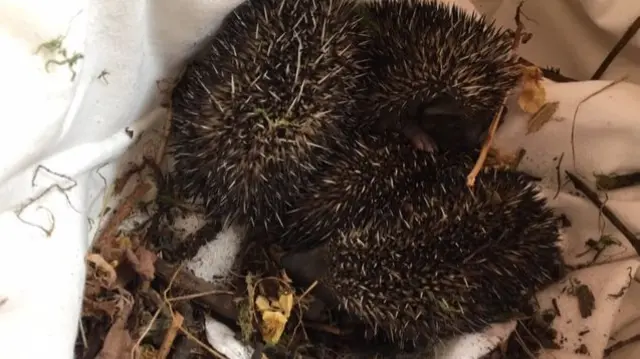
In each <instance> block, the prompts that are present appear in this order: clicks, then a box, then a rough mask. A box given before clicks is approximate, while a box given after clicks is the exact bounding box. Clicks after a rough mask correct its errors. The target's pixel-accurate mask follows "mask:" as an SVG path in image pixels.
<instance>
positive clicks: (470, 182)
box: [467, 1, 524, 187]
mask: <svg viewBox="0 0 640 359" xmlns="http://www.w3.org/2000/svg"><path fill="white" fill-rule="evenodd" d="M523 4H524V1H520V3H519V4H518V7H517V8H516V15H515V17H514V21H515V23H516V31H515V34H514V36H513V45H512V47H511V52H512V53H513V56H517V54H516V52H517V51H518V47H519V46H520V41H522V34H523V32H524V24H523V23H522V21H521V20H520V14H521V12H522V5H523ZM510 94H511V92H510V91H509V92H507V94H506V96H505V97H504V99H503V100H502V104H501V105H500V109H498V113H496V115H495V116H494V117H493V121H491V126H489V133H488V134H487V138H485V140H484V143H483V144H482V149H481V150H480V155H479V156H478V159H477V160H476V164H475V165H474V166H473V169H472V170H471V172H470V173H469V175H468V176H467V186H468V187H473V186H474V185H475V183H476V177H477V176H478V174H479V173H480V171H481V170H482V167H484V162H485V161H486V160H487V154H488V153H489V149H490V148H491V143H492V142H493V137H494V136H495V134H496V131H497V130H498V124H499V123H500V121H501V120H502V114H503V112H504V108H505V107H506V104H507V99H508V98H509V95H510Z"/></svg>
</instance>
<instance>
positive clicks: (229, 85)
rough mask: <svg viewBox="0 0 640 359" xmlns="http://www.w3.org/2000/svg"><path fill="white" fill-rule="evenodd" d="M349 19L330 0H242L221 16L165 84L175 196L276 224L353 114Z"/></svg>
mask: <svg viewBox="0 0 640 359" xmlns="http://www.w3.org/2000/svg"><path fill="white" fill-rule="evenodd" d="M359 19H360V17H359V16H358V14H357V13H356V10H355V4H352V3H351V2H348V1H339V0H285V1H282V0H249V1H246V2H244V3H243V4H241V5H239V6H238V7H237V8H235V9H234V11H233V12H232V13H231V14H230V15H228V16H227V18H226V19H225V20H224V23H223V24H222V25H221V27H220V29H219V30H218V31H217V33H216V34H215V35H214V38H213V39H212V41H211V42H210V43H209V44H208V45H207V46H206V48H205V49H204V50H203V52H202V54H201V55H200V56H199V57H198V58H196V59H194V60H193V61H192V62H191V63H190V64H189V65H188V66H187V68H186V70H185V73H184V75H183V77H182V78H181V80H180V81H179V82H178V84H177V85H176V87H175V89H174V91H173V93H172V125H171V126H172V128H171V135H170V136H171V137H170V146H171V147H170V149H171V153H172V154H173V159H174V162H175V165H174V172H175V173H176V174H177V177H178V178H180V182H181V192H182V193H183V195H184V197H186V198H192V199H198V200H202V201H203V202H204V204H205V207H206V208H207V212H208V213H209V214H210V215H211V216H215V217H218V218H221V217H223V218H226V219H228V220H231V221H235V220H237V221H240V222H242V223H243V224H247V225H249V226H250V228H254V229H256V228H260V229H262V228H264V229H267V230H268V229H269V228H273V227H274V226H278V225H281V223H282V219H281V214H282V213H283V211H285V209H286V208H288V205H289V203H290V199H291V198H292V197H294V196H295V195H296V193H297V192H298V191H299V190H300V188H304V187H305V186H306V185H307V183H308V182H309V181H311V180H312V178H313V175H314V173H315V172H316V171H318V170H319V169H320V168H322V167H323V166H325V165H326V164H327V162H328V157H329V156H330V154H331V151H332V148H334V147H337V146H339V145H340V143H342V142H343V141H345V140H346V138H345V135H344V131H342V129H341V128H342V127H343V126H350V125H349V123H350V122H353V121H354V118H355V117H354V116H352V115H350V114H348V112H349V109H350V108H352V107H353V105H352V103H353V102H354V101H355V99H354V96H352V94H354V93H356V92H357V91H359V89H360V88H361V87H360V86H359V84H360V82H359V76H360V74H362V73H364V71H363V70H362V69H361V68H360V67H361V66H364V65H361V60H360V59H359V58H357V57H356V53H357V52H358V51H357V48H359V46H360V45H359V44H358V41H360V40H362V39H364V38H365V37H363V36H362V35H361V34H362V33H363V30H362V27H361V24H360V20H359Z"/></svg>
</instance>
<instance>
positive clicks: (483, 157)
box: [467, 97, 506, 187]
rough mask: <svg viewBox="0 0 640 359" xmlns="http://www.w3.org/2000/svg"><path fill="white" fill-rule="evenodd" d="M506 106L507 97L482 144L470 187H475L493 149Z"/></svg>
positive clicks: (468, 178) (471, 174)
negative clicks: (492, 144)
mask: <svg viewBox="0 0 640 359" xmlns="http://www.w3.org/2000/svg"><path fill="white" fill-rule="evenodd" d="M505 106H506V97H505V100H504V101H502V104H501V105H500V109H499V110H498V113H496V115H495V117H494V118H493V121H491V126H489V132H488V133H487V137H486V138H485V139H484V143H483V144H482V149H481V150H480V155H479V156H478V159H477V160H476V164H475V165H473V168H472V169H471V172H470V173H469V175H468V176H467V186H468V187H473V186H474V185H475V183H476V177H477V176H478V174H479V173H480V171H481V170H482V167H483V166H484V162H485V161H486V160H487V155H488V154H489V149H490V148H491V142H493V136H494V135H495V133H496V131H497V130H498V124H499V123H500V120H501V118H502V113H503V112H504V108H505Z"/></svg>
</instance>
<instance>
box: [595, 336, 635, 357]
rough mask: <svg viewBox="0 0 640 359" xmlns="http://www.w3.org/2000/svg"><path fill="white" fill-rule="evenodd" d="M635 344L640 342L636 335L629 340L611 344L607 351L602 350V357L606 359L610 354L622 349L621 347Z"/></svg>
mask: <svg viewBox="0 0 640 359" xmlns="http://www.w3.org/2000/svg"><path fill="white" fill-rule="evenodd" d="M636 342H640V334H636V335H634V336H632V337H631V338H629V339H625V340H621V341H619V342H617V343H615V344H613V345H612V346H610V347H608V348H607V349H605V350H604V357H605V358H606V357H608V356H609V355H611V353H613V352H615V351H616V350H618V349H622V348H623V347H625V346H627V345H629V344H633V343H636Z"/></svg>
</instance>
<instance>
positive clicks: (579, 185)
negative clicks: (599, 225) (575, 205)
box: [565, 171, 640, 255]
mask: <svg viewBox="0 0 640 359" xmlns="http://www.w3.org/2000/svg"><path fill="white" fill-rule="evenodd" d="M565 173H566V174H567V177H568V178H569V180H570V181H571V183H573V186H574V187H575V188H576V189H577V190H578V191H580V192H582V193H583V194H584V195H585V196H586V197H587V198H588V199H589V200H590V201H591V202H592V203H593V204H594V205H596V207H598V208H599V209H600V211H601V212H602V214H603V215H604V216H605V217H606V218H607V219H608V220H609V222H611V224H613V225H614V226H615V227H616V228H617V229H618V230H619V231H620V233H622V235H623V236H624V237H625V238H626V239H627V240H628V241H629V243H631V245H632V246H633V248H634V249H635V251H636V253H638V254H639V255H640V240H639V239H638V238H637V237H636V236H635V235H634V234H633V232H631V230H629V228H627V227H626V226H625V225H624V224H623V223H622V221H621V220H620V219H619V218H618V217H617V216H616V215H615V214H614V213H613V212H612V211H611V210H610V209H609V207H607V206H606V205H605V204H604V203H603V202H602V201H601V200H600V198H598V194H597V193H595V192H594V191H592V190H591V189H590V188H589V186H587V185H586V184H585V183H584V182H582V180H580V179H579V178H578V176H576V175H574V174H573V173H571V172H569V171H565Z"/></svg>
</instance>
